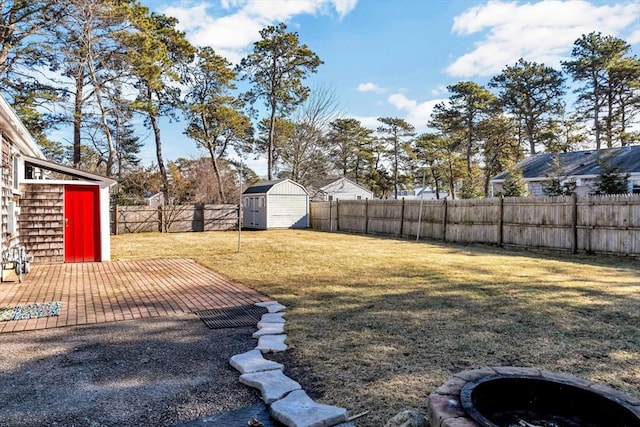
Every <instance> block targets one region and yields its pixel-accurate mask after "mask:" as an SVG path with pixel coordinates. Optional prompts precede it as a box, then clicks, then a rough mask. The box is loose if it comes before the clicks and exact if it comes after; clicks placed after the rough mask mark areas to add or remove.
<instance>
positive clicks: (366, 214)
mask: <svg viewBox="0 0 640 427" xmlns="http://www.w3.org/2000/svg"><path fill="white" fill-rule="evenodd" d="M364 234H369V199H368V198H367V199H364Z"/></svg>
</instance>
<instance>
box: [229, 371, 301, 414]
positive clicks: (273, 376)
mask: <svg viewBox="0 0 640 427" xmlns="http://www.w3.org/2000/svg"><path fill="white" fill-rule="evenodd" d="M240 382H241V383H242V384H244V385H248V386H249V387H253V388H257V389H258V390H260V393H262V400H263V401H264V403H266V404H267V405H270V404H272V403H273V402H275V401H276V400H279V399H282V398H283V397H284V396H286V395H287V393H289V392H292V391H294V390H300V389H302V387H301V386H300V384H298V383H297V382H295V381H294V380H292V379H291V378H289V377H287V376H286V375H285V374H283V373H282V371H279V370H278V371H265V372H256V373H253V374H242V375H240Z"/></svg>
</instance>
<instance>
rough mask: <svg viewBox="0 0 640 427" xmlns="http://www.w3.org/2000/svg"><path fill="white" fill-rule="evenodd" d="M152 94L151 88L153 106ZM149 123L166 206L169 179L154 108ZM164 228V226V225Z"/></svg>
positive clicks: (150, 110) (150, 97)
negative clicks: (154, 143)
mask: <svg viewBox="0 0 640 427" xmlns="http://www.w3.org/2000/svg"><path fill="white" fill-rule="evenodd" d="M152 96H153V94H152V92H151V89H150V88H147V99H148V102H149V103H150V104H151V102H152V101H151V100H152ZM148 114H149V123H150V124H151V128H152V129H153V136H154V139H155V142H156V159H157V160H158V169H159V170H160V176H161V177H162V196H163V197H164V205H165V206H167V205H169V178H168V177H167V169H166V168H165V167H164V160H162V141H161V139H160V127H159V126H158V118H157V117H156V115H155V114H154V113H153V108H149V112H148ZM163 227H164V224H163Z"/></svg>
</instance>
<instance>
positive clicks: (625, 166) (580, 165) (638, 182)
mask: <svg viewBox="0 0 640 427" xmlns="http://www.w3.org/2000/svg"><path fill="white" fill-rule="evenodd" d="M599 161H604V162H606V163H607V164H609V165H611V166H618V167H619V168H620V173H622V174H624V175H629V191H628V192H629V193H630V194H631V193H633V194H640V145H628V146H626V147H619V148H607V149H603V150H584V151H574V152H571V153H545V154H537V155H535V156H531V157H529V158H527V159H525V160H523V161H521V162H520V163H518V164H517V165H516V168H517V169H519V170H520V171H522V177H523V179H524V180H525V182H526V183H527V191H528V192H529V194H530V195H532V196H544V191H543V188H544V186H545V184H546V183H547V182H549V180H550V178H552V177H556V176H557V177H558V178H560V179H561V180H562V181H563V182H573V183H575V184H576V189H575V192H576V194H577V195H578V196H587V195H589V194H591V193H592V192H593V191H594V183H595V181H596V179H597V177H598V175H599V174H600V173H602V168H601V167H600V165H599V164H598V162H599ZM554 162H555V163H556V164H557V165H559V167H560V169H561V171H560V173H558V171H557V170H554V169H557V167H554ZM558 175H559V176H558ZM506 177H507V172H503V173H501V174H500V175H497V176H495V177H494V178H493V179H491V181H490V183H491V195H492V196H493V195H498V194H500V192H501V191H502V184H503V183H504V180H505V178H506Z"/></svg>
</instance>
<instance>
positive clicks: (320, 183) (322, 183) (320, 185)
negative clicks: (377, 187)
mask: <svg viewBox="0 0 640 427" xmlns="http://www.w3.org/2000/svg"><path fill="white" fill-rule="evenodd" d="M338 181H345V182H348V183H349V184H351V185H353V186H354V187H357V188H360V189H361V190H362V191H366V192H368V193H372V194H373V191H371V190H369V189H367V188H364V187H363V186H362V185H360V184H356V183H355V182H353V181H351V180H350V179H348V178H344V177H342V178H340V177H338V178H325V179H316V180H315V181H312V182H311V184H310V186H311V187H313V188H317V189H318V190H323V189H325V187H328V186H330V185H331V184H334V183H336V182H338Z"/></svg>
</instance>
